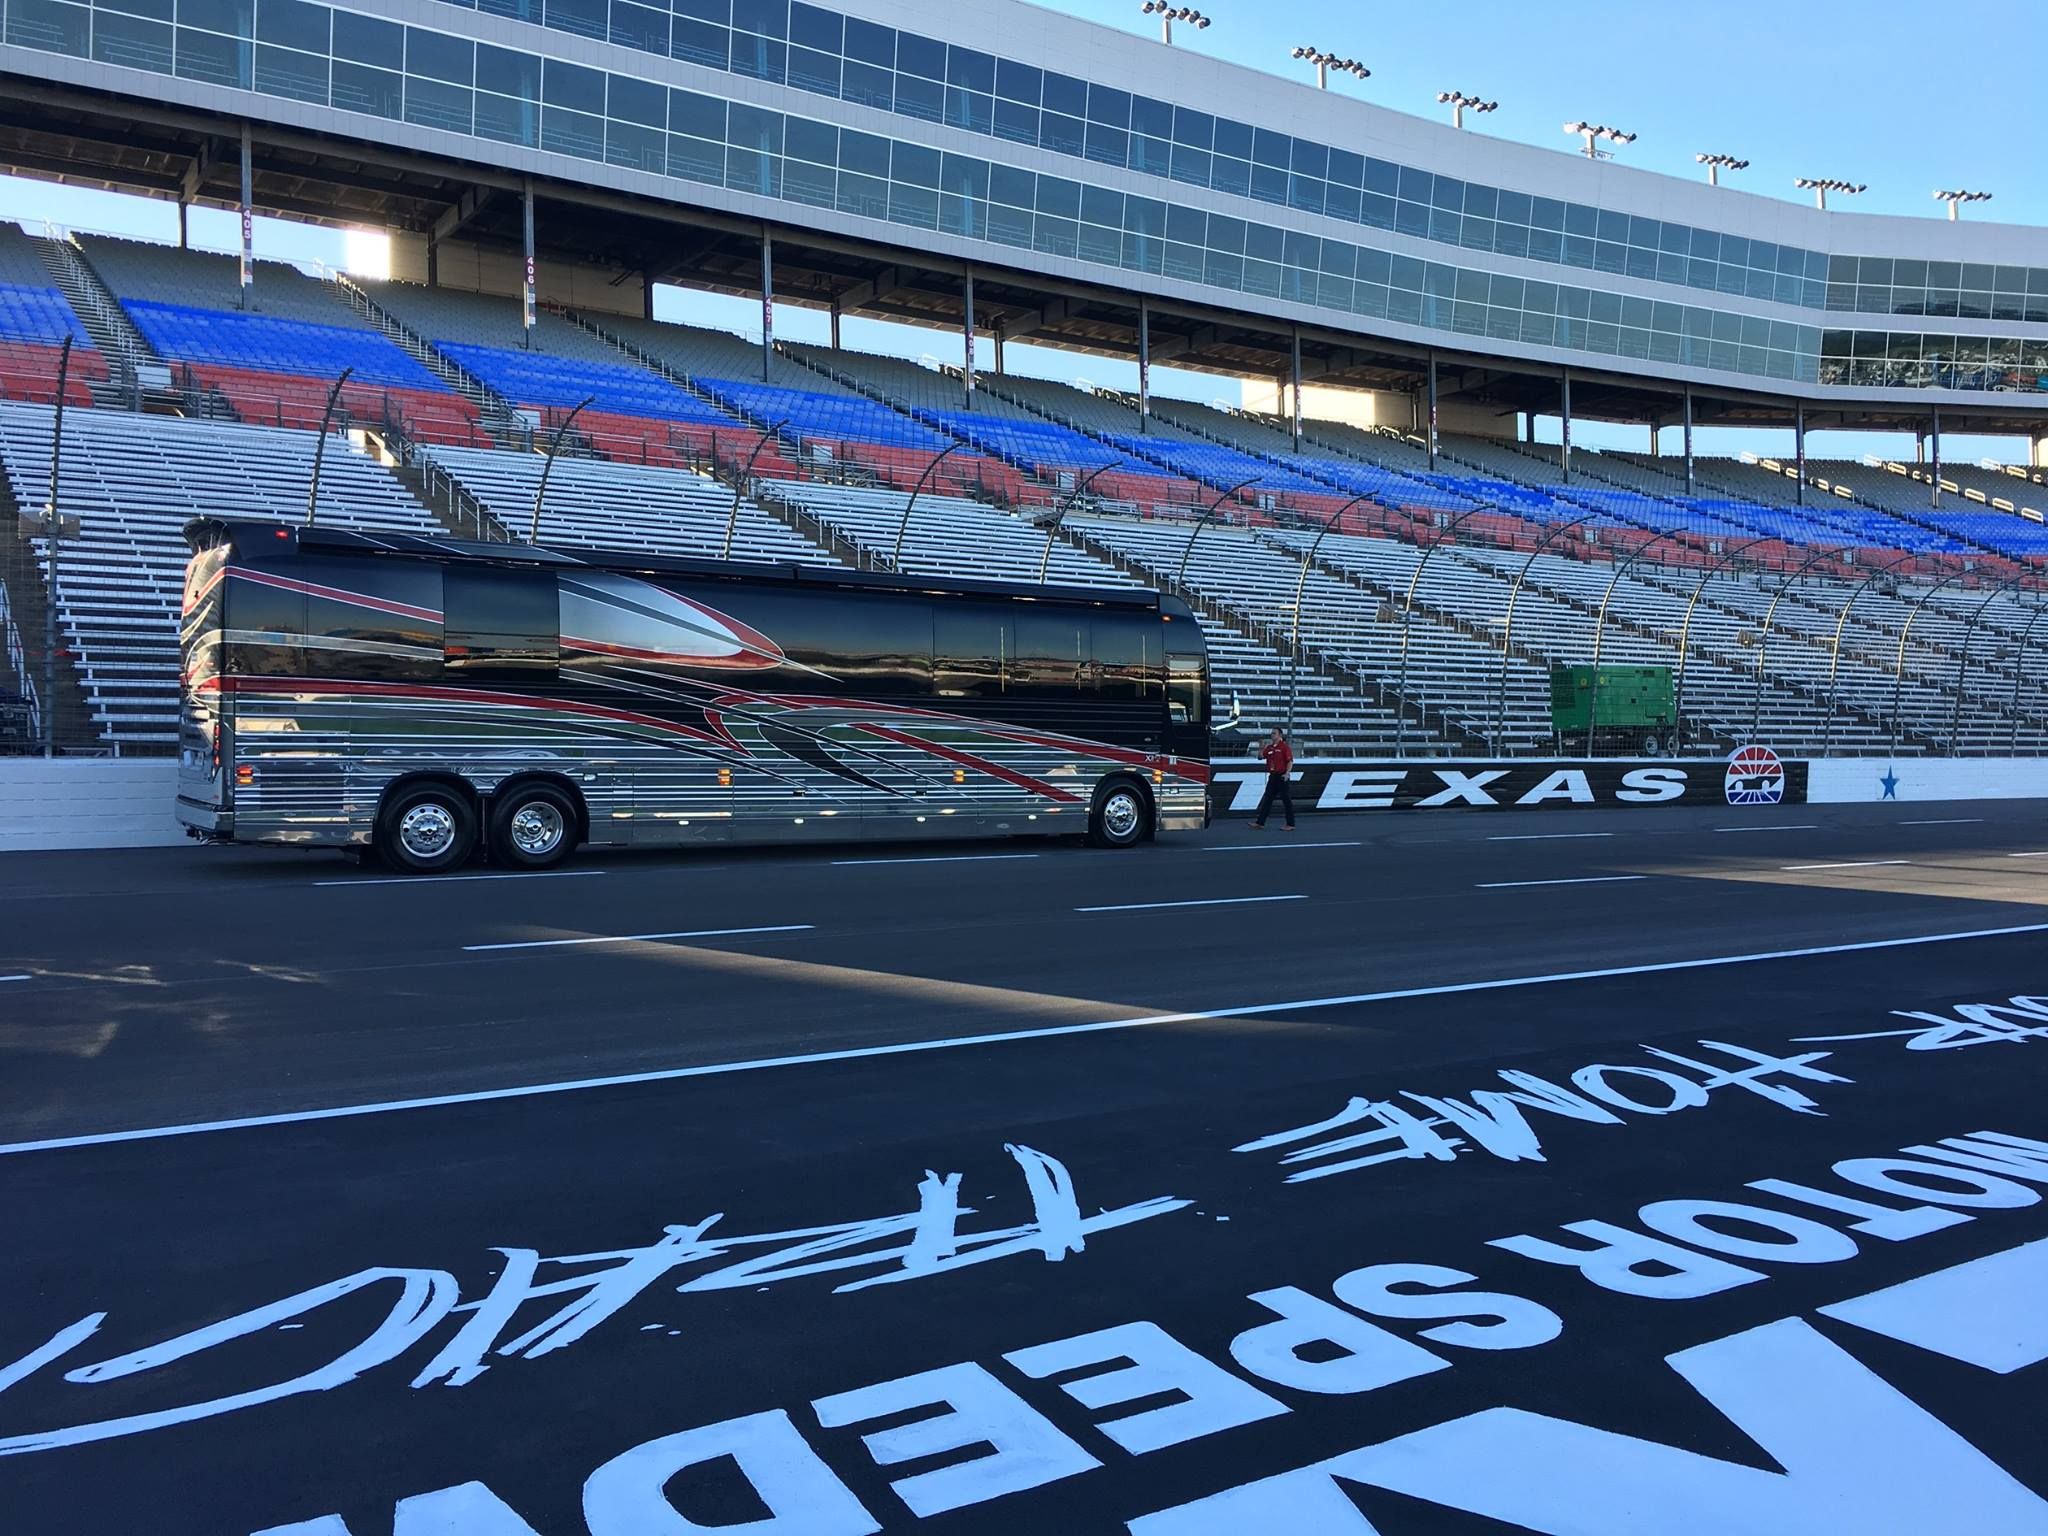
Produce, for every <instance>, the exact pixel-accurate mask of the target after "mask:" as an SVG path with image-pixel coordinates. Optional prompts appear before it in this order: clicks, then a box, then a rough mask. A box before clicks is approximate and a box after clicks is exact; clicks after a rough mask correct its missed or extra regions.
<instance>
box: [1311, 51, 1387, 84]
mask: <svg viewBox="0 0 2048 1536" xmlns="http://www.w3.org/2000/svg"><path fill="white" fill-rule="evenodd" d="M1293 57H1295V58H1297V59H1306V60H1308V62H1309V63H1311V64H1313V65H1315V67H1316V89H1317V90H1319V91H1327V90H1328V89H1329V88H1330V71H1331V70H1333V69H1334V70H1336V71H1338V72H1339V73H1341V74H1346V75H1350V76H1352V77H1353V78H1354V79H1358V80H1364V79H1367V78H1369V77H1370V76H1371V74H1372V71H1371V70H1369V69H1367V68H1366V67H1365V66H1364V65H1363V64H1361V63H1359V62H1358V60H1356V59H1347V58H1344V57H1342V56H1341V55H1338V54H1334V53H1330V52H1328V51H1327V50H1325V49H1322V48H1297V49H1295V50H1294V54H1293Z"/></svg>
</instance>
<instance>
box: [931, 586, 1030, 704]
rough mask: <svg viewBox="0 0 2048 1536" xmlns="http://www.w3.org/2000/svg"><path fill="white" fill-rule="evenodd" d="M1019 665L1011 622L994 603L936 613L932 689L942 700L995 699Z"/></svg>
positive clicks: (940, 605)
mask: <svg viewBox="0 0 2048 1536" xmlns="http://www.w3.org/2000/svg"><path fill="white" fill-rule="evenodd" d="M1016 659H1017V650H1016V645H1015V642H1014V641H1013V639H1012V638H1011V634H1010V620H1009V618H1008V616H1007V615H1006V614H1005V613H1004V611H1003V610H1002V609H1001V608H998V607H997V606H995V605H994V604H993V603H981V602H974V601H965V602H958V601H955V602H949V601H946V600H944V599H941V600H940V601H938V602H937V603H936V604H934V606H933V608H932V671H933V674H934V676H933V689H934V691H935V692H936V693H937V694H938V696H939V697H940V698H942V699H996V698H1001V697H1002V694H1003V685H1004V682H1005V681H1006V678H1007V674H1008V673H1009V671H1010V670H1011V667H1012V666H1013V664H1014V663H1015V661H1016Z"/></svg>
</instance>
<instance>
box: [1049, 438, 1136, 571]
mask: <svg viewBox="0 0 2048 1536" xmlns="http://www.w3.org/2000/svg"><path fill="white" fill-rule="evenodd" d="M1123 463H1124V461H1123V460H1122V459H1111V460H1110V461H1109V462H1108V463H1107V464H1098V465H1097V466H1096V467H1095V468H1093V469H1091V470H1089V471H1088V473H1087V474H1086V475H1084V476H1082V477H1081V480H1080V483H1079V484H1077V485H1076V486H1075V487H1074V488H1073V489H1072V490H1071V491H1069V492H1067V495H1066V499H1065V500H1063V501H1062V502H1061V503H1060V504H1059V506H1058V508H1056V509H1055V510H1054V512H1053V515H1052V521H1051V522H1049V523H1047V524H1046V525H1045V548H1044V550H1042V551H1041V552H1040V553H1039V556H1038V584H1039V585H1040V586H1041V587H1042V586H1044V585H1045V578H1046V574H1047V573H1048V572H1049V571H1051V570H1052V541H1053V538H1054V537H1055V536H1056V535H1057V534H1058V533H1059V531H1060V524H1061V523H1063V522H1065V521H1066V520H1067V513H1068V512H1069V511H1071V510H1072V509H1073V505H1074V503H1075V502H1077V501H1079V500H1080V499H1081V496H1082V493H1083V492H1085V491H1086V490H1087V489H1088V487H1089V486H1091V485H1093V484H1094V483H1095V477H1096V476H1097V475H1106V474H1108V473H1109V472H1110V471H1111V470H1112V469H1121V468H1123Z"/></svg>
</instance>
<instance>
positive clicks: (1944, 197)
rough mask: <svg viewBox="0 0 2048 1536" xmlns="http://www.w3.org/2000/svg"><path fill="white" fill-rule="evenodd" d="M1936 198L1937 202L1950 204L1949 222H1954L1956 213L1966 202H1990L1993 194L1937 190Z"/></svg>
mask: <svg viewBox="0 0 2048 1536" xmlns="http://www.w3.org/2000/svg"><path fill="white" fill-rule="evenodd" d="M1934 200H1935V201H1936V202H1937V203H1947V204H1948V216H1949V222H1951V223H1953V222H1955V220H1956V218H1957V217H1958V215H1957V213H1956V210H1957V208H1958V207H1960V206H1961V205H1962V204H1964V203H1988V202H1990V201H1991V194H1990V193H1989V192H1937V193H1935V194H1934Z"/></svg>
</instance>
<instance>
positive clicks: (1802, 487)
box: [1792, 400, 1806, 507]
mask: <svg viewBox="0 0 2048 1536" xmlns="http://www.w3.org/2000/svg"><path fill="white" fill-rule="evenodd" d="M1792 464H1793V468H1795V469H1796V470H1798V472H1799V479H1798V482H1797V484H1796V486H1795V487H1794V489H1793V492H1792V499H1793V504H1794V505H1796V506H1801V507H1803V506H1805V505H1806V402H1805V401H1803V400H1802V401H1800V402H1799V404H1798V405H1797V406H1795V407H1794V408H1793V415H1792Z"/></svg>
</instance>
